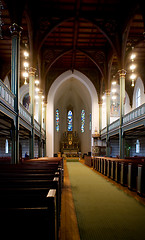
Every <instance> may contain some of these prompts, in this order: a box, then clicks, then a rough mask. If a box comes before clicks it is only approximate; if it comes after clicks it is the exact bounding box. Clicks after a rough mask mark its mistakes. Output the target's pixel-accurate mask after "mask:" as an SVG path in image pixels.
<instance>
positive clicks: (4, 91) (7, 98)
mask: <svg viewBox="0 0 145 240" xmlns="http://www.w3.org/2000/svg"><path fill="white" fill-rule="evenodd" d="M0 100H2V102H3V103H4V104H6V105H8V106H9V107H10V108H12V109H13V110H14V100H15V95H14V94H13V93H12V92H11V90H10V89H9V88H7V86H6V85H5V84H4V83H3V81H2V80H0Z"/></svg>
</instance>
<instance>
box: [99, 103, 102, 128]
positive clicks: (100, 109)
mask: <svg viewBox="0 0 145 240" xmlns="http://www.w3.org/2000/svg"><path fill="white" fill-rule="evenodd" d="M102 104H103V103H102V100H100V101H99V132H101V129H102Z"/></svg>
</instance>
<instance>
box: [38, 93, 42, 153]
mask: <svg viewBox="0 0 145 240" xmlns="http://www.w3.org/2000/svg"><path fill="white" fill-rule="evenodd" d="M38 96H39V99H38V122H39V124H40V138H39V140H38V146H39V149H38V156H39V157H42V133H41V130H42V92H41V91H40V92H39V93H38Z"/></svg>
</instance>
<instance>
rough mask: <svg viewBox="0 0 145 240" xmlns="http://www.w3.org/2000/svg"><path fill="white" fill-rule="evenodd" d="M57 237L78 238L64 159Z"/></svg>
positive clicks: (67, 239) (69, 239)
mask: <svg viewBox="0 0 145 240" xmlns="http://www.w3.org/2000/svg"><path fill="white" fill-rule="evenodd" d="M59 239H60V240H80V236H79V230H78V224H77V218H76V213H75V208H74V202H73V197H72V191H71V185H70V180H69V175H68V170H67V165H66V161H64V187H63V190H62V203H61V226H60V233H59Z"/></svg>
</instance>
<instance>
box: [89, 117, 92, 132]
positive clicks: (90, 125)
mask: <svg viewBox="0 0 145 240" xmlns="http://www.w3.org/2000/svg"><path fill="white" fill-rule="evenodd" d="M89 129H90V131H91V129H92V114H91V113H90V124H89Z"/></svg>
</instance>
